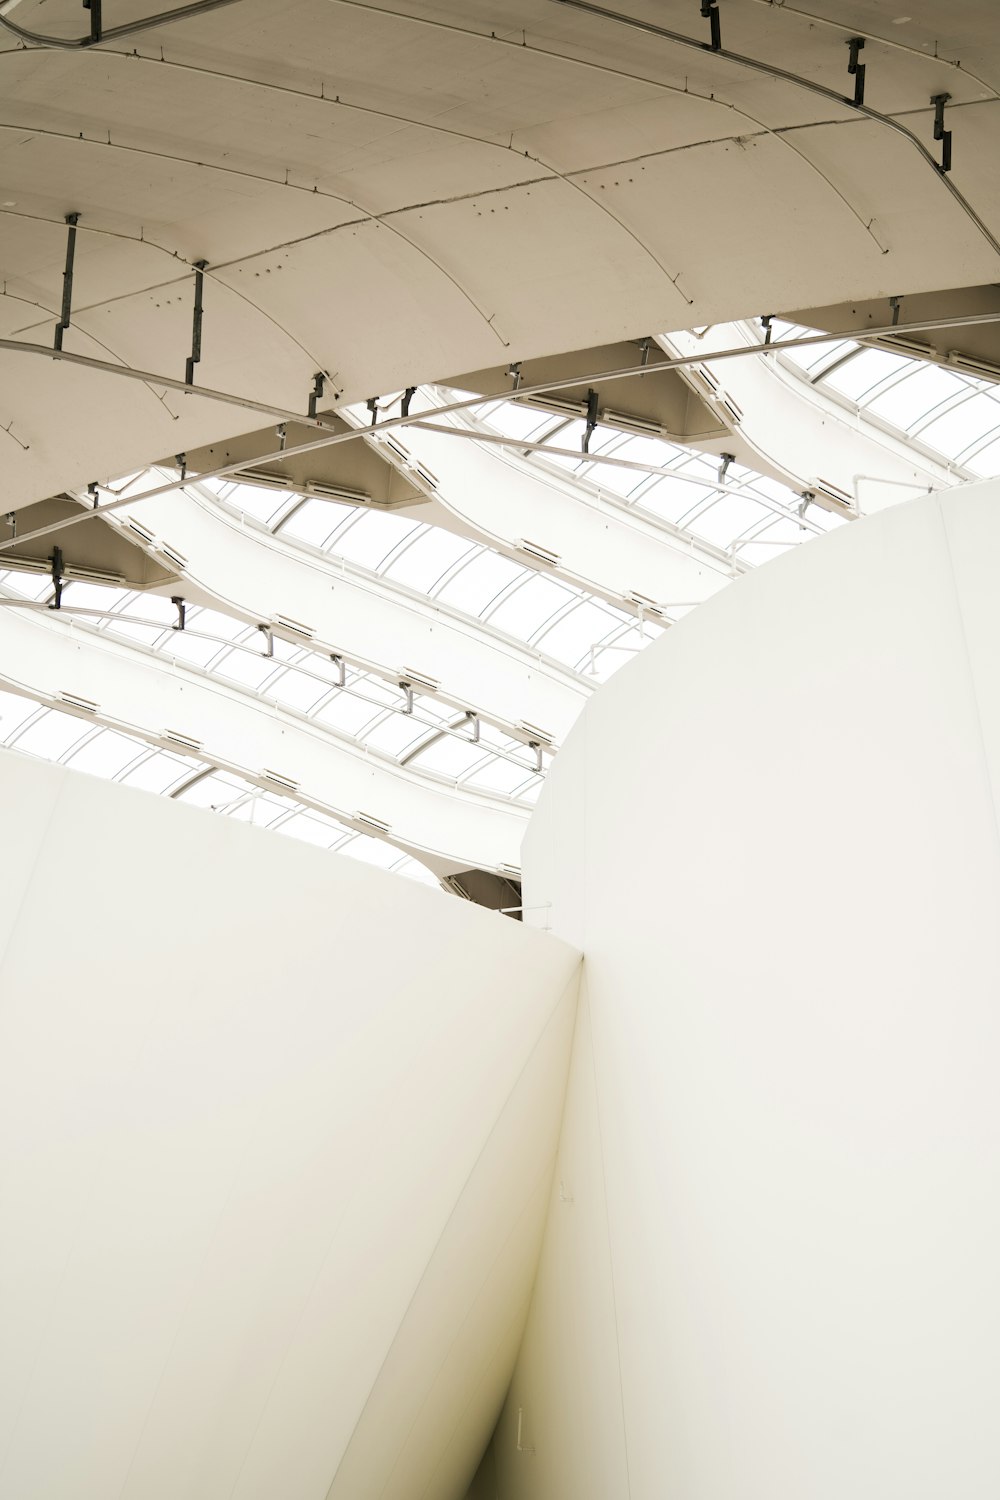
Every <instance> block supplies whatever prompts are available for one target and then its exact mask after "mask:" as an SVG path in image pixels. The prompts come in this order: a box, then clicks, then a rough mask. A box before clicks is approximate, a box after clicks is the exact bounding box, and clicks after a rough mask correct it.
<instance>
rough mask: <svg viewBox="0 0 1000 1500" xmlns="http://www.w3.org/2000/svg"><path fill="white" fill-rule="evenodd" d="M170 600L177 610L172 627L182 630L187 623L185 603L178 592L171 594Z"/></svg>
mask: <svg viewBox="0 0 1000 1500" xmlns="http://www.w3.org/2000/svg"><path fill="white" fill-rule="evenodd" d="M170 602H171V604H172V605H173V606H174V608H175V609H176V611H177V624H176V625H174V626H173V627H172V629H174V630H183V629H184V628H185V626H186V625H187V604H186V603H185V602H184V600H183V599H182V598H181V597H180V595H179V594H171V595H170Z"/></svg>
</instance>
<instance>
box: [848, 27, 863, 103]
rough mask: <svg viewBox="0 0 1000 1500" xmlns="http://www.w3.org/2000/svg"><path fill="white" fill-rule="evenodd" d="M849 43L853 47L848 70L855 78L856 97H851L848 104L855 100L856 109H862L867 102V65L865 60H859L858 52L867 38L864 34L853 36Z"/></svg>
mask: <svg viewBox="0 0 1000 1500" xmlns="http://www.w3.org/2000/svg"><path fill="white" fill-rule="evenodd" d="M847 45H848V46H849V47H850V49H851V60H850V62H849V63H848V64H847V71H848V73H850V74H852V75H853V78H854V99H853V101H852V100H850V99H849V100H848V101H847V102H848V104H850V103H852V102H853V104H854V107H855V109H860V108H861V106H862V104H864V102H865V65H864V63H863V62H858V53H859V52H860V51H861V49H862V47H863V46H864V45H865V39H864V37H863V36H852V37H851V38H850V40H849V41H848V43H847Z"/></svg>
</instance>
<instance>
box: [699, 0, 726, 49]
mask: <svg viewBox="0 0 1000 1500" xmlns="http://www.w3.org/2000/svg"><path fill="white" fill-rule="evenodd" d="M701 13H702V15H703V17H704V18H705V20H706V21H707V22H708V24H709V27H710V28H711V29H710V32H709V35H710V37H711V40H710V41H709V42H708V48H709V50H710V51H711V52H721V51H722V23H721V21H720V20H719V3H718V0H701Z"/></svg>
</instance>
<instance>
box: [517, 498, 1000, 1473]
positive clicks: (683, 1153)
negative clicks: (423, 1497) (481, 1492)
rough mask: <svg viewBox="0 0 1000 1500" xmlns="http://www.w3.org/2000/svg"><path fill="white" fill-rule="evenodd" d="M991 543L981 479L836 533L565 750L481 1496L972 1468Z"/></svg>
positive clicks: (994, 1361)
mask: <svg viewBox="0 0 1000 1500" xmlns="http://www.w3.org/2000/svg"><path fill="white" fill-rule="evenodd" d="M998 549H1000V484H998V483H995V482H991V483H988V484H985V485H977V486H974V487H969V488H968V489H966V490H963V491H957V492H953V493H952V494H950V495H949V496H947V497H945V498H943V499H942V498H939V497H937V496H933V497H928V498H927V499H924V500H919V501H915V502H913V503H912V504H909V505H905V506H900V507H898V508H895V509H893V510H891V511H887V512H885V513H884V514H882V515H879V516H877V517H875V518H873V519H870V520H867V521H864V522H861V523H859V524H858V525H856V526H852V527H850V528H844V529H842V530H840V531H838V532H836V533H834V534H833V535H831V536H830V537H828V538H826V539H824V540H823V541H821V542H818V543H816V544H815V545H813V546H811V547H809V548H807V549H804V550H803V551H801V552H797V553H796V554H795V555H792V556H788V557H786V558H782V559H781V560H779V561H777V562H775V563H772V564H770V565H769V566H768V567H766V568H764V569H761V570H760V571H759V572H757V573H755V574H754V575H752V576H749V577H746V578H744V579H742V580H740V581H739V582H737V583H736V584H735V585H734V586H733V587H732V588H731V589H729V590H727V591H726V592H725V593H724V594H722V595H721V596H719V597H718V598H717V599H715V600H712V601H711V602H710V603H708V604H707V605H705V606H703V607H702V609H701V610H700V611H698V612H697V613H696V614H694V615H692V616H691V617H689V618H688V619H686V620H685V621H684V622H683V624H681V625H680V626H679V627H678V628H677V629H675V630H673V631H671V632H670V633H669V635H668V636H666V637H664V638H663V639H662V640H661V641H659V642H657V643H656V644H655V645H654V646H652V647H651V648H650V649H649V650H648V651H647V652H645V653H644V654H643V655H642V656H641V657H639V658H638V659H637V660H636V662H635V663H634V664H632V665H631V666H629V667H627V668H626V669H625V670H623V671H622V672H621V673H619V674H618V675H617V676H615V677H614V678H613V679H612V680H611V681H610V682H609V683H608V684H607V685H606V686H605V687H604V688H602V690H601V692H600V693H599V694H597V695H596V697H595V698H594V699H593V700H592V701H591V703H590V704H589V705H588V707H587V708H586V710H585V711H584V713H583V715H582V717H581V719H580V721H579V723H578V725H577V727H576V728H575V730H574V732H573V734H572V736H571V737H570V740H569V741H568V743H567V745H566V746H565V747H564V749H563V750H562V752H561V754H560V757H559V759H558V761H557V763H556V765H555V768H554V770H553V772H552V775H551V777H550V780H549V784H548V786H547V789H546V791H545V793H544V794H543V797H542V799H541V801H540V803H539V806H538V809H537V812H536V814H535V816H534V819H533V821H532V824H531V828H530V832H529V835H528V839H527V847H526V851H525V853H526V858H525V877H526V885H525V900H526V902H527V904H528V906H529V907H533V906H539V905H542V904H543V903H551V906H550V909H549V911H548V913H547V916H548V918H550V919H551V921H552V923H553V927H554V930H555V931H557V932H559V933H560V934H562V935H563V936H566V937H568V938H570V940H571V941H573V942H574V943H576V944H578V945H579V946H581V947H582V948H583V949H584V952H585V969H584V973H585V991H586V1005H585V1007H583V1008H582V1009H581V1017H580V1023H579V1026H578V1032H577V1039H576V1050H575V1059H574V1063H573V1067H572V1070H571V1082H570V1091H569V1099H568V1104H567V1114H566V1122H565V1126H564V1131H563V1137H562V1144H561V1148H560V1156H559V1161H558V1165H557V1170H556V1174H555V1179H554V1186H553V1191H552V1200H551V1209H550V1219H549V1224H548V1228H547V1232H546V1241H545V1247H544V1250H543V1255H542V1262H541V1267H540V1272H539V1278H538V1282H537V1284H536V1291H535V1297H534V1302H533V1306H532V1311H531V1314H530V1316H529V1322H528V1327H527V1331H526V1335H525V1342H524V1346H523V1349H522V1353H521V1356H520V1359H519V1362H518V1366H517V1369H516V1373H515V1376H514V1381H513V1385H512V1389H511V1394H510V1397H509V1400H508V1403H507V1406H506V1408H505V1411H504V1415H503V1417H502V1418H501V1422H500V1426H499V1429H498V1432H497V1436H496V1442H495V1447H496V1457H497V1464H498V1472H499V1476H500V1491H501V1495H502V1497H503V1500H552V1497H556V1496H558V1497H560V1500H561V1497H564V1496H565V1497H570V1496H571V1497H572V1500H607V1497H608V1496H610V1495H614V1496H630V1497H631V1500H664V1497H683V1500H736V1497H739V1500H844V1497H845V1496H848V1495H850V1496H852V1497H855V1500H884V1497H885V1496H889V1495H891V1496H904V1495H905V1496H906V1497H907V1500H940V1497H941V1496H942V1495H944V1494H954V1495H962V1496H963V1497H964V1500H987V1497H993V1496H995V1495H996V1493H997V1489H998V1486H1000V1437H998V1433H997V1424H996V1419H995V1413H996V1405H997V1400H998V1397H1000V1283H998V1277H997V1266H998V1264H1000V1190H998V1187H997V1183H998V1180H1000V1178H998V1167H1000V1087H998V1077H1000V1004H998V997H1000V929H998V924H997V910H998V907H1000V839H998V823H997V803H996V795H997V788H998V787H1000V672H998V670H997V660H998V651H1000V595H998V591H997V587H996V578H995V571H996V570H995V559H996V557H997V555H998ZM518 1433H520V1439H521V1441H520V1447H519V1446H518V1441H517V1438H518Z"/></svg>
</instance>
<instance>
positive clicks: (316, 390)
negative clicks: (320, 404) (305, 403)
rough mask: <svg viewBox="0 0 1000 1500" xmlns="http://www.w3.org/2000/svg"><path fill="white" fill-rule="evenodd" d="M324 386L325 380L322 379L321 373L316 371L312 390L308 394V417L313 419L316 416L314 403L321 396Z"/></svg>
mask: <svg viewBox="0 0 1000 1500" xmlns="http://www.w3.org/2000/svg"><path fill="white" fill-rule="evenodd" d="M325 384H326V380H325V379H324V376H323V371H322V370H318V371H317V373H316V374H315V375H314V376H313V388H312V390H311V391H310V392H309V415H310V417H312V418H314V419H315V416H316V402H317V401H318V400H319V398H320V396H322V394H323V387H324V386H325Z"/></svg>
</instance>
